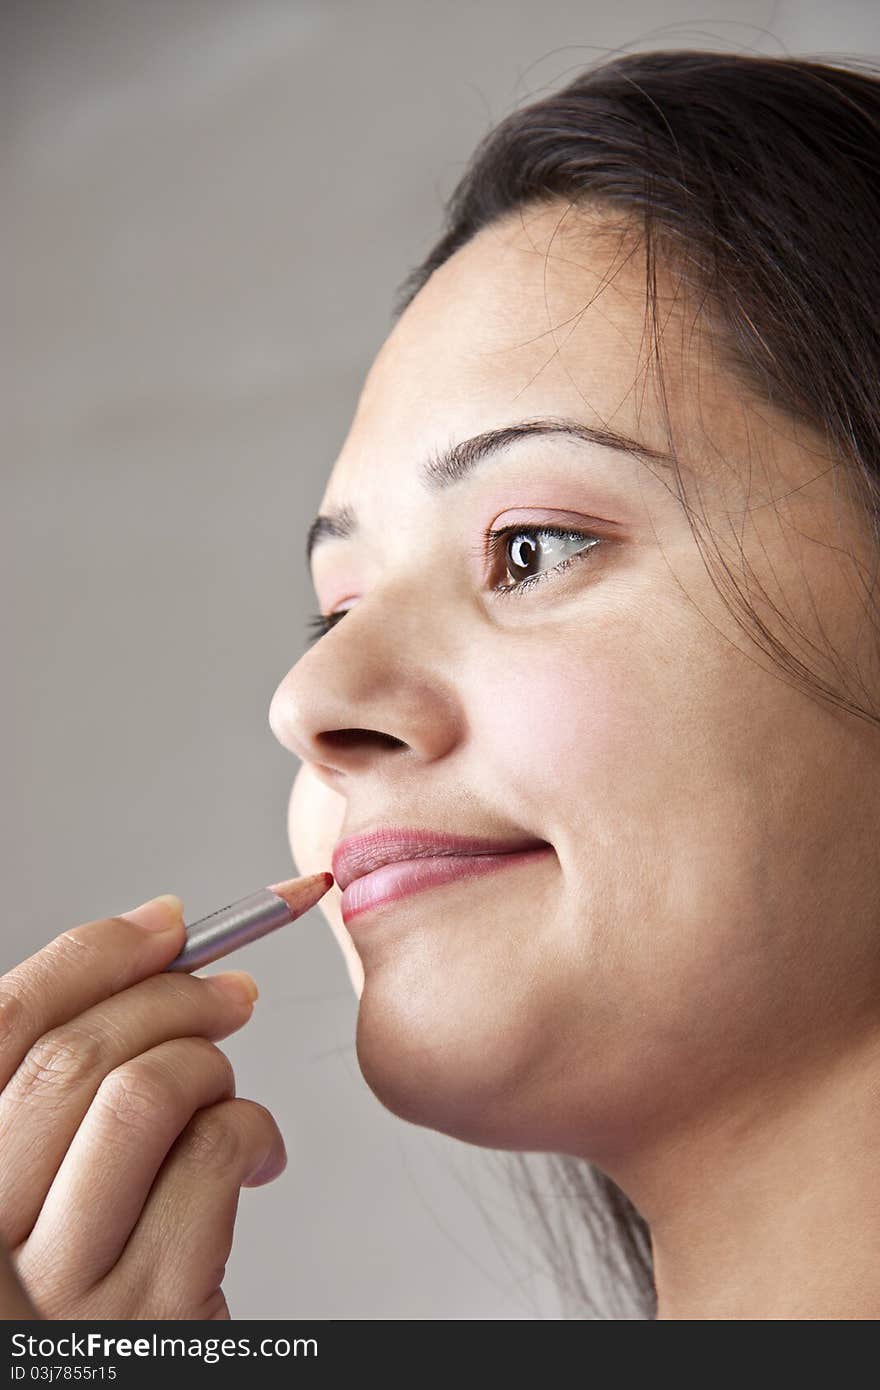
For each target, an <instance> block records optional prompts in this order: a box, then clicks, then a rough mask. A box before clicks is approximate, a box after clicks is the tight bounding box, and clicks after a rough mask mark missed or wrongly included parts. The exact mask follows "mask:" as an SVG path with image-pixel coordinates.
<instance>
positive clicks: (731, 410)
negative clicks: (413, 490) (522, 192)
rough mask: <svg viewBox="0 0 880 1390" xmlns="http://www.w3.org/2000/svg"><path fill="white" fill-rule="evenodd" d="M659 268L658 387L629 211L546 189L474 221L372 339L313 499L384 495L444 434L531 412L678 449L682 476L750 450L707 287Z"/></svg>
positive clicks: (749, 429) (448, 439)
mask: <svg viewBox="0 0 880 1390" xmlns="http://www.w3.org/2000/svg"><path fill="white" fill-rule="evenodd" d="M655 273H656V293H657V304H656V309H657V314H658V332H659V333H660V335H661V338H662V343H661V350H662V357H663V361H662V368H663V395H662V397H661V396H660V395H659V394H658V390H657V384H658V383H657V377H656V342H655V338H654V334H653V332H652V331H650V330H651V324H650V321H649V318H648V302H647V286H646V256H645V251H644V247H643V244H642V240H641V237H640V236H639V235H638V234H637V232H636V230H635V229H634V228H633V227H632V225H631V224H627V223H625V222H621V221H620V219H619V217H616V216H615V217H613V218H612V216H611V215H610V214H608V213H604V212H600V211H597V210H596V209H593V208H591V209H584V208H580V209H574V208H572V207H571V206H570V205H569V204H568V203H566V202H564V201H562V200H553V201H551V202H546V203H543V204H538V205H535V206H534V207H531V208H529V209H517V210H515V211H514V212H512V213H510V214H508V215H506V216H505V217H504V218H502V219H499V220H498V221H497V222H495V223H492V224H490V225H489V226H487V227H484V228H482V229H481V231H480V232H478V233H477V234H476V236H474V237H473V238H472V239H471V240H470V241H469V242H467V243H466V244H465V245H464V246H462V247H461V248H460V249H459V250H458V251H457V252H456V253H455V254H454V255H453V256H451V257H450V258H449V259H448V260H447V261H446V262H444V264H443V265H441V266H440V267H438V269H437V270H436V271H435V272H434V274H433V275H432V276H431V277H430V279H429V280H428V282H427V283H426V284H425V285H424V286H423V288H422V289H421V291H420V292H419V293H418V294H417V295H416V297H415V298H414V299H413V301H412V302H411V303H410V305H409V306H408V307H407V309H406V310H405V311H404V313H403V314H402V316H401V318H400V319H399V320H398V322H397V324H396V325H395V326H394V328H393V330H392V332H391V333H390V334H389V336H388V338H387V339H386V341H385V342H384V343H383V345H382V347H381V349H380V350H379V352H378V354H377V356H376V358H375V360H374V362H373V364H372V366H371V368H370V370H369V373H368V375H367V378H366V380H365V383H364V386H363V389H362V391H361V395H360V397H359V400H358V403H357V409H356V412H355V416H354V419H353V421H352V425H351V428H350V430H349V434H348V436H347V438H346V440H345V443H344V445H343V447H342V450H341V452H340V454H339V456H338V458H337V460H336V464H335V466H334V468H333V471H332V473H331V475H330V478H329V480H328V483H327V487H326V489H325V494H324V499H323V502H322V505H321V511H322V512H323V511H327V510H332V509H335V508H338V507H342V506H345V505H346V504H350V503H353V504H354V505H358V504H359V502H360V501H361V500H363V501H364V502H365V503H369V501H370V500H371V499H372V500H378V499H380V498H381V496H382V494H383V490H385V489H387V488H388V486H389V484H390V483H391V481H392V479H393V481H394V484H395V486H396V487H399V486H400V485H401V484H403V485H405V486H408V485H409V484H410V483H412V485H413V487H415V479H416V475H417V471H418V468H419V466H420V464H421V463H422V461H423V460H424V459H426V458H427V457H428V456H429V455H431V454H432V453H433V452H434V451H436V450H437V448H438V447H442V446H445V445H447V444H449V443H452V442H454V441H456V440H459V439H466V438H469V437H472V436H473V435H476V434H478V433H480V432H481V431H484V430H487V429H491V428H495V427H498V426H503V425H505V424H507V423H510V422H511V421H514V420H521V419H524V418H527V417H530V416H542V415H556V416H569V417H572V418H574V419H577V420H579V421H581V422H583V423H585V424H588V425H593V426H598V427H601V426H606V427H608V428H611V429H615V430H618V431H619V432H621V433H624V434H627V435H629V436H630V437H632V438H635V439H638V440H639V441H640V442H642V443H644V444H646V445H647V446H648V447H649V448H652V449H656V450H658V451H661V452H662V451H664V450H667V449H669V448H670V447H671V448H673V449H674V450H675V452H676V454H677V456H678V458H679V461H680V464H681V468H682V472H683V473H684V474H685V475H687V474H689V473H691V472H693V471H700V472H701V473H702V474H703V476H708V474H709V473H711V471H712V469H713V467H716V466H717V467H718V468H719V471H720V472H722V473H723V472H725V471H727V470H728V469H729V467H730V466H731V461H732V460H736V459H746V458H747V457H748V455H749V451H750V450H751V449H753V448H754V444H755V426H754V423H753V422H751V421H749V420H748V419H747V418H746V413H747V412H746V409H745V407H746V404H747V403H746V401H745V393H744V390H743V388H742V386H741V384H740V383H739V382H738V381H737V380H736V379H735V378H733V377H732V376H731V375H730V373H729V372H728V371H727V370H726V369H725V368H724V367H723V366H722V365H721V364H720V362H719V360H718V353H717V351H716V338H715V333H714V327H713V324H712V321H711V320H710V319H709V317H708V315H707V313H706V307H705V300H704V298H703V297H702V296H700V298H699V301H698V300H697V297H696V296H691V295H690V294H689V293H688V287H687V285H686V283H684V282H683V281H682V279H681V277H673V276H672V275H671V274H668V273H667V272H665V271H664V268H663V267H662V266H661V265H659V264H657V266H656V272H655ZM763 413H764V416H765V417H766V414H767V412H766V410H764V412H763ZM667 414H668V420H667ZM670 430H671V436H670ZM716 461H720V463H716ZM734 467H735V464H734Z"/></svg>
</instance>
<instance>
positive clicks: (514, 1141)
mask: <svg viewBox="0 0 880 1390" xmlns="http://www.w3.org/2000/svg"><path fill="white" fill-rule="evenodd" d="M401 997H402V996H401V994H400V993H399V992H398V990H395V992H394V998H393V999H391V998H389V997H388V995H387V993H386V992H385V991H383V990H382V989H381V988H380V986H379V985H378V984H377V982H376V981H375V980H374V979H373V978H372V977H371V975H370V973H369V972H368V974H367V980H366V985H365V988H364V992H363V995H362V996H361V1003H360V1009H359V1011H358V1018H357V1034H356V1040H355V1041H356V1049H357V1058H358V1065H359V1067H360V1070H361V1074H362V1075H363V1078H364V1080H365V1082H366V1084H367V1085H368V1086H369V1088H370V1090H371V1091H372V1092H373V1094H374V1095H375V1097H376V1099H377V1100H379V1101H380V1102H381V1104H382V1105H383V1106H384V1107H385V1109H386V1110H390V1111H391V1113H392V1114H394V1115H396V1116H398V1118H399V1119H401V1120H406V1121H408V1122H409V1123H410V1124H415V1125H421V1126H423V1127H424V1128H427V1129H433V1130H437V1131H438V1132H440V1133H442V1134H447V1135H449V1136H450V1137H451V1138H454V1139H459V1140H461V1141H463V1142H464V1143H468V1144H476V1145H479V1146H480V1147H482V1148H493V1149H541V1148H546V1147H551V1146H552V1141H551V1139H550V1136H549V1135H548V1134H547V1133H546V1130H544V1129H543V1127H542V1126H541V1124H540V1116H534V1115H533V1116H529V1115H528V1114H527V1113H525V1111H524V1103H523V1102H524V1098H525V1097H526V1096H528V1095H531V1096H535V1095H536V1093H539V1088H536V1087H535V1084H534V1082H535V1078H534V1076H533V1074H532V1065H531V1062H532V1060H533V1058H534V1051H533V1050H530V1049H529V1048H528V1047H527V1046H526V1045H525V1039H524V1038H523V1037H522V1035H521V1034H520V1035H519V1036H513V1035H511V1034H510V1033H506V1032H505V1027H504V1022H503V1021H502V1020H500V1019H498V1018H496V1017H494V1016H493V1015H492V1014H491V1013H487V1011H486V1005H485V1000H475V999H471V1000H470V1001H469V1002H470V1005H471V1010H472V1011H473V1010H474V1009H476V1010H477V1013H476V1015H475V1014H474V1013H473V1012H471V1014H470V1024H468V1022H467V1021H466V1020H467V1018H468V1013H467V1007H466V1006H465V1007H464V1008H463V1011H462V1013H461V1015H460V1016H459V1017H456V1016H455V1015H450V1013H449V1012H448V1010H449V1003H448V1001H446V1002H445V1005H444V1009H443V1012H442V1014H441V1013H440V1012H439V1010H438V1007H437V1004H438V1001H437V999H436V997H435V998H434V1000H433V1001H432V1002H433V1007H432V1008H427V1009H425V1010H423V1011H421V1012H420V1010H419V1006H418V1004H417V1003H415V1002H414V1000H413V996H412V993H411V992H410V994H409V996H408V1002H407V1004H406V1005H405V1006H404V1007H400V1005H399V1001H400V999H401ZM517 1031H518V1030H517ZM518 1059H519V1060H518ZM526 1108H527V1107H526ZM539 1108H540V1107H539ZM536 1121H537V1123H536Z"/></svg>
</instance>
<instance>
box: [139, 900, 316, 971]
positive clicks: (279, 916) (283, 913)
mask: <svg viewBox="0 0 880 1390" xmlns="http://www.w3.org/2000/svg"><path fill="white" fill-rule="evenodd" d="M291 920H292V914H291V911H290V908H289V907H288V906H287V903H286V902H285V901H284V899H283V898H279V897H278V896H277V894H275V893H272V892H270V890H269V889H268V888H261V889H260V890H259V892H257V893H251V894H250V896H249V897H247V898H241V899H240V900H239V901H238V902H236V903H231V904H230V905H229V907H221V908H220V910H219V911H218V912H212V913H211V914H210V915H209V916H208V917H202V918H201V919H200V920H199V921H198V922H193V923H192V924H191V925H189V926H187V928H186V945H185V946H184V948H183V950H182V951H181V952H180V954H179V955H177V956H175V957H174V960H173V961H172V962H171V964H170V965H166V967H165V969H166V970H186V971H189V970H198V969H199V967H200V966H202V965H209V964H210V963H211V961H213V960H219V959H220V957H221V956H226V955H228V954H229V953H230V951H236V950H238V948H239V946H246V945H247V943H248V942H249V941H256V940H257V939H258V938H259V937H261V936H265V935H266V934H267V932H270V931H275V929H276V927H283V926H286V925H287V923H288V922H290V921H291Z"/></svg>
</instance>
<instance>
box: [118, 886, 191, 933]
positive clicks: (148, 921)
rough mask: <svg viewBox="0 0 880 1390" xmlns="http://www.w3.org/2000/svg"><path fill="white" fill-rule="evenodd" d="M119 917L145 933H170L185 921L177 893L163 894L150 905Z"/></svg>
mask: <svg viewBox="0 0 880 1390" xmlns="http://www.w3.org/2000/svg"><path fill="white" fill-rule="evenodd" d="M119 915H120V917H124V918H125V920H126V922H134V924H135V926H138V927H143V928H144V930H145V931H168V930H169V928H171V927H176V926H177V925H178V924H179V922H181V921H182V920H183V903H182V902H181V901H180V898H178V896H177V894H176V893H161V894H160V895H159V897H158V898H150V901H149V902H148V903H142V904H141V906H140V907H133V908H132V910H131V912H121V913H120V914H119Z"/></svg>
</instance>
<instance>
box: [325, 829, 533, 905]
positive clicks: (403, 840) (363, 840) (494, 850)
mask: <svg viewBox="0 0 880 1390" xmlns="http://www.w3.org/2000/svg"><path fill="white" fill-rule="evenodd" d="M545 846H548V842H547V841H546V840H538V839H536V838H535V837H534V836H531V837H530V838H528V839H526V838H524V837H520V838H519V839H518V840H488V839H475V838H473V837H468V836H462V835H446V834H443V833H442V832H441V831H438V830H414V829H409V828H407V827H398V826H387V827H379V828H377V829H375V830H368V831H366V832H365V833H363V834H360V835H349V836H348V837H347V838H346V839H344V840H340V841H339V844H338V845H337V846H336V848H335V849H334V851H333V859H332V864H333V877H334V878H335V879H336V882H337V883H338V884H339V887H340V888H341V889H342V890H343V892H344V891H345V889H346V888H347V887H348V885H349V884H350V883H352V882H353V881H354V879H356V878H362V877H363V875H364V874H369V873H372V871H373V869H380V868H381V867H382V865H383V864H393V863H395V862H397V861H399V860H402V859H434V858H438V857H439V856H441V855H466V854H470V855H473V854H513V853H515V851H516V850H525V849H541V848H543V847H545Z"/></svg>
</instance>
